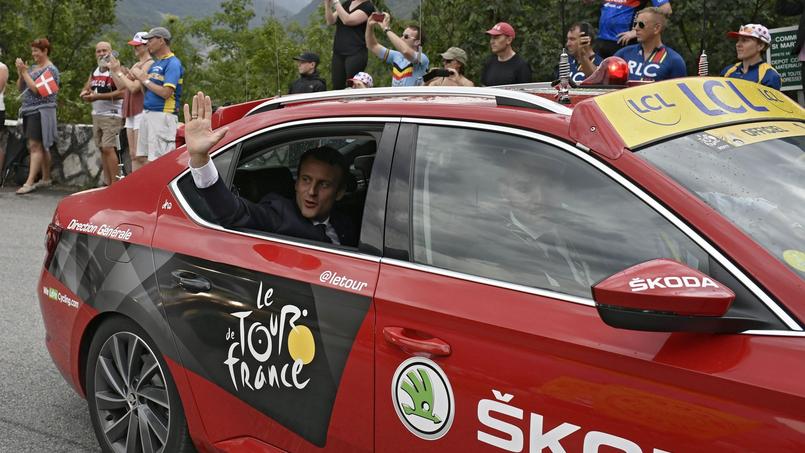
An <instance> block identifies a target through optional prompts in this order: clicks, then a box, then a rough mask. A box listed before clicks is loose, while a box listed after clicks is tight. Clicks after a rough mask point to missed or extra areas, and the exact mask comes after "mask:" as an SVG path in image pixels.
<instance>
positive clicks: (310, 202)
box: [294, 157, 344, 221]
mask: <svg viewBox="0 0 805 453" xmlns="http://www.w3.org/2000/svg"><path fill="white" fill-rule="evenodd" d="M340 173H341V170H340V169H339V168H338V167H336V166H333V165H330V164H328V163H325V162H322V161H320V160H318V159H315V158H311V157H309V158H307V159H306V160H305V161H304V162H303V163H302V166H301V168H300V169H299V176H298V177H297V178H296V184H295V186H294V188H295V190H296V205H297V206H299V211H301V212H302V216H303V217H304V218H306V219H309V220H314V221H322V220H325V219H326V218H328V217H330V212H331V211H332V210H333V205H334V204H335V202H336V201H337V200H340V199H341V197H342V196H343V195H344V191H343V190H339V188H338V187H339V183H340V182H341V178H342V177H343V175H341V174H340Z"/></svg>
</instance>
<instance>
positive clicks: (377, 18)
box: [372, 13, 386, 22]
mask: <svg viewBox="0 0 805 453" xmlns="http://www.w3.org/2000/svg"><path fill="white" fill-rule="evenodd" d="M372 20H373V21H375V22H383V21H384V20H386V15H385V14H383V13H372Z"/></svg>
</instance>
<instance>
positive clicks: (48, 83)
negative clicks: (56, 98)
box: [34, 69, 59, 97]
mask: <svg viewBox="0 0 805 453" xmlns="http://www.w3.org/2000/svg"><path fill="white" fill-rule="evenodd" d="M34 83H35V84H36V90H37V91H39V95H40V96H42V97H45V96H50V95H51V94H55V93H58V92H59V85H58V84H57V83H56V80H54V79H53V74H51V72H50V69H45V72H43V73H42V75H40V76H39V77H37V78H36V80H35V81H34Z"/></svg>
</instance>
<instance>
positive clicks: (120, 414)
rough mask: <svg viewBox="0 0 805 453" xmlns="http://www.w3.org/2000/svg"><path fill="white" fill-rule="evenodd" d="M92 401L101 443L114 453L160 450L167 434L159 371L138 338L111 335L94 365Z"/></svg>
mask: <svg viewBox="0 0 805 453" xmlns="http://www.w3.org/2000/svg"><path fill="white" fill-rule="evenodd" d="M94 379H95V382H94V384H95V388H94V390H95V391H94V394H93V395H92V398H94V401H95V405H96V406H97V416H98V418H99V420H98V421H99V422H100V426H101V428H102V430H103V433H104V436H105V437H106V440H107V441H108V442H109V445H111V446H112V449H113V450H115V451H119V452H127V453H128V452H143V453H151V452H162V451H164V450H165V445H166V443H167V441H168V433H169V432H170V426H169V420H170V410H171V407H170V400H169V398H168V390H167V386H166V382H165V375H164V374H163V370H162V368H161V367H160V365H159V362H158V361H157V358H156V357H155V356H154V353H153V352H152V351H151V348H149V347H148V345H147V344H146V343H145V342H144V341H143V339H142V338H140V337H138V336H137V335H135V334H133V333H130V332H118V333H115V334H113V335H112V336H110V337H109V338H108V339H107V340H106V342H104V344H103V346H101V350H100V353H99V354H98V358H97V360H96V363H95V376H94Z"/></svg>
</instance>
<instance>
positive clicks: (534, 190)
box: [500, 172, 543, 215]
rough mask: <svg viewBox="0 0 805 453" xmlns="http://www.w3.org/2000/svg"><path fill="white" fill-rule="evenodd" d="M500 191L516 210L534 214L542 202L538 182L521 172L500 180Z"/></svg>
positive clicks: (537, 211)
mask: <svg viewBox="0 0 805 453" xmlns="http://www.w3.org/2000/svg"><path fill="white" fill-rule="evenodd" d="M500 193H501V195H502V196H503V198H504V199H505V200H506V201H507V202H508V203H509V207H510V208H511V209H512V210H514V211H516V212H520V213H524V214H525V213H528V214H532V215H534V214H537V213H539V211H540V208H541V206H542V204H543V199H542V198H543V197H542V188H541V185H540V183H539V182H538V181H536V180H534V179H532V178H531V177H529V175H525V174H523V173H522V172H521V173H518V174H516V175H509V176H507V177H506V179H504V180H503V181H501V182H500Z"/></svg>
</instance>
